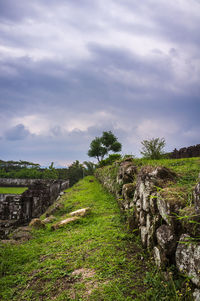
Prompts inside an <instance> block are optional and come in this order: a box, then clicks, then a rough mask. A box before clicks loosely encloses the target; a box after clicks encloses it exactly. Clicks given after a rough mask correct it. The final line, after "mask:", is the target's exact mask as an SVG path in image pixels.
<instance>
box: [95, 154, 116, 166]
mask: <svg viewBox="0 0 200 301" xmlns="http://www.w3.org/2000/svg"><path fill="white" fill-rule="evenodd" d="M120 159H121V155H120V154H110V155H109V157H108V158H106V159H104V160H101V162H99V164H98V167H103V166H107V165H111V164H113V163H114V162H115V161H117V160H120Z"/></svg>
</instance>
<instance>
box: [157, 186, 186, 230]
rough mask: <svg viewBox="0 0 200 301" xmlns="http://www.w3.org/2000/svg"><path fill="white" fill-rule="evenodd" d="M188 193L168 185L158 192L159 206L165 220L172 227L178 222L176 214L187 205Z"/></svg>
mask: <svg viewBox="0 0 200 301" xmlns="http://www.w3.org/2000/svg"><path fill="white" fill-rule="evenodd" d="M186 197H187V195H186V194H185V192H184V191H182V190H181V189H178V188H173V187H167V188H164V189H162V191H161V192H160V193H159V194H158V198H157V207H158V211H159V213H160V215H161V216H162V218H163V219H164V221H165V222H166V223H167V224H168V225H169V226H171V227H175V226H176V224H177V218H176V215H177V214H179V210H180V209H182V208H183V207H184V206H185V200H186Z"/></svg>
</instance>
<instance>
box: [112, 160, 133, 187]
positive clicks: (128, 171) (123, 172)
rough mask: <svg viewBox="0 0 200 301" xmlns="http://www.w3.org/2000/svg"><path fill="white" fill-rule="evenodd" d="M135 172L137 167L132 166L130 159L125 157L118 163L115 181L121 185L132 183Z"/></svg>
mask: <svg viewBox="0 0 200 301" xmlns="http://www.w3.org/2000/svg"><path fill="white" fill-rule="evenodd" d="M136 173H137V167H136V166H134V164H133V161H132V159H127V160H125V161H123V162H121V163H120V166H119V171H118V174H117V183H118V184H119V185H123V184H126V183H132V182H133V181H134V178H135V174H136Z"/></svg>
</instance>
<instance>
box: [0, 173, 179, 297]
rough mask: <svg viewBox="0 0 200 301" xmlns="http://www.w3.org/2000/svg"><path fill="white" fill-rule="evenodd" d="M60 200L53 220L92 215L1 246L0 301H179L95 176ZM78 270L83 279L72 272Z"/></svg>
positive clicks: (39, 231)
mask: <svg viewBox="0 0 200 301" xmlns="http://www.w3.org/2000/svg"><path fill="white" fill-rule="evenodd" d="M91 180H92V181H93V182H91ZM62 201H63V203H64V206H65V209H64V211H63V209H62V211H60V212H59V211H58V212H57V214H56V218H57V221H59V220H61V219H62V218H63V216H61V215H63V214H64V213H65V216H67V213H69V212H71V211H73V210H77V209H80V208H84V207H90V208H91V213H90V214H89V215H88V216H86V217H84V218H82V219H81V220H79V221H76V222H75V223H73V224H69V225H66V226H65V227H64V228H62V229H58V230H56V231H52V230H51V229H50V225H48V227H47V228H46V229H45V230H38V231H36V230H35V231H33V239H32V240H30V241H28V242H26V243H23V244H18V245H3V244H2V245H1V244H0V277H1V278H0V300H2V301H5V300H6V301H12V300H13V301H14V300H17V301H34V300H38V301H39V300H46V301H47V300H48V301H50V300H56V301H67V300H68V301H69V300H77V301H81V300H82V301H83V300H84V301H85V300H96V301H101V300H102V301H103V300H105V301H131V300H137V301H139V300H177V299H176V293H175V291H174V289H173V286H172V285H171V283H169V284H166V285H165V286H163V285H162V282H161V281H163V280H161V279H160V278H159V279H158V276H157V275H158V274H157V273H156V271H155V268H154V263H151V262H150V261H149V259H148V258H149V256H148V255H149V254H147V251H146V250H144V249H142V247H141V244H140V242H139V241H140V239H139V237H138V236H137V235H136V234H135V231H133V232H132V233H128V232H127V231H126V229H125V227H124V221H123V216H121V215H120V212H119V208H118V205H117V202H116V200H115V199H114V197H113V196H112V195H110V194H108V193H107V192H106V191H105V190H104V189H103V188H102V187H101V185H100V184H99V183H98V182H97V181H96V180H95V179H93V178H92V177H87V178H84V179H83V180H82V181H80V182H79V183H77V184H76V185H75V186H73V187H72V188H70V189H69V190H67V192H66V194H65V195H64V196H63V197H62ZM141 258H142V259H141ZM79 269H83V270H82V271H87V273H88V274H87V277H85V278H84V277H83V276H81V275H77V274H76V275H75V274H73V272H74V271H77V270H79ZM156 277H157V278H156ZM149 279H151V281H150V280H149ZM155 298H156V299H155Z"/></svg>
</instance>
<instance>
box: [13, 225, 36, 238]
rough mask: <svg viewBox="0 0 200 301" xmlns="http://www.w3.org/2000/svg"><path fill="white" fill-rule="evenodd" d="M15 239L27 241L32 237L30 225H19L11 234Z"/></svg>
mask: <svg viewBox="0 0 200 301" xmlns="http://www.w3.org/2000/svg"><path fill="white" fill-rule="evenodd" d="M11 237H12V239H14V240H17V241H27V240H29V239H31V238H32V235H31V228H30V227H19V228H17V229H16V230H15V231H14V232H13V233H12V235H11Z"/></svg>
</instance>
